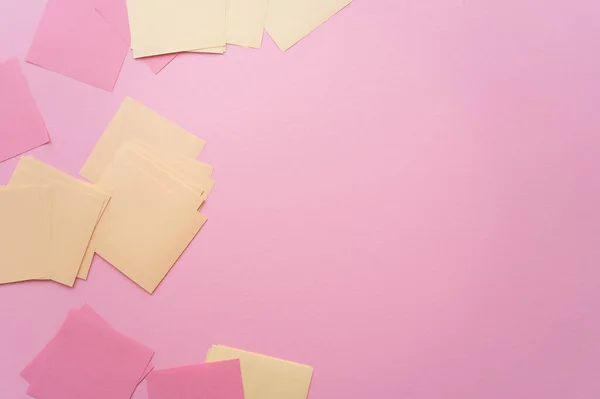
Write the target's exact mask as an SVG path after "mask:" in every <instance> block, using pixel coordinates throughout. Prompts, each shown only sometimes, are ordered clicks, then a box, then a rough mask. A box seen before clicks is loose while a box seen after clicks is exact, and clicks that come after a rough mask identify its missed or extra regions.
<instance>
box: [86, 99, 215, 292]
mask: <svg viewBox="0 0 600 399" xmlns="http://www.w3.org/2000/svg"><path fill="white" fill-rule="evenodd" d="M204 146H205V142H204V141H203V140H201V139H199V138H197V137H196V136H194V135H192V134H191V133H189V132H187V131H186V130H184V129H182V128H181V127H179V126H177V125H176V124H174V123H173V122H171V121H169V120H167V119H165V118H164V117H162V116H161V115H159V114H157V113H155V112H154V111H152V110H150V109H148V108H146V107H145V106H144V105H142V104H141V103H139V102H137V101H135V100H132V99H130V98H127V99H126V100H125V101H124V102H123V104H122V105H121V108H120V109H119V111H118V112H117V114H116V115H115V117H114V119H113V120H112V121H111V122H110V124H109V126H108V128H107V129H106V131H105V132H104V134H103V136H102V137H101V139H100V140H99V141H98V143H97V145H96V147H95V148H94V150H93V152H92V154H91V155H90V157H89V158H88V160H87V162H86V163H85V165H84V166H83V168H82V169H81V172H80V173H81V175H82V176H83V177H85V178H86V179H88V180H90V181H91V182H93V183H95V184H96V185H97V186H98V187H99V188H100V189H101V190H103V191H105V192H107V193H109V194H110V196H111V201H110V203H109V204H108V206H107V208H106V210H105V212H104V214H103V215H102V218H101V220H100V222H99V223H98V226H97V228H96V230H95V231H94V234H93V237H92V240H91V243H90V245H89V247H88V250H87V252H86V255H85V258H84V262H83V265H82V267H81V269H80V271H79V277H81V278H86V277H87V273H88V270H89V266H90V264H91V261H92V258H93V254H94V252H95V253H97V254H98V255H100V256H101V257H103V258H104V259H105V260H107V261H108V262H109V263H111V264H112V265H113V266H114V267H116V268H117V269H118V270H120V271H121V272H122V273H123V274H125V275H126V276H127V277H129V278H130V279H131V280H133V281H134V282H135V283H137V284H138V285H140V286H141V287H142V288H143V289H145V290H146V291H148V292H150V293H152V292H153V291H154V290H155V289H156V287H157V286H158V284H159V283H160V282H161V281H162V279H163V278H164V277H165V275H166V274H167V273H168V272H169V270H170V269H171V267H172V266H173V264H174V263H175V262H176V261H177V259H178V258H179V256H180V255H181V254H182V253H183V251H184V250H185V248H186V247H187V246H188V244H189V243H190V242H191V240H192V239H193V238H194V236H195V235H196V234H197V233H198V231H199V230H200V228H202V226H203V225H204V223H205V222H206V217H204V216H203V215H202V214H201V213H199V212H198V209H199V207H200V205H202V203H203V202H204V200H205V199H206V198H207V196H208V194H209V193H210V191H211V189H212V188H213V186H214V181H213V180H212V178H211V175H212V171H213V168H212V166H210V165H207V164H204V163H202V162H198V161H196V158H197V157H198V155H199V154H200V152H201V151H202V150H203V148H204Z"/></svg>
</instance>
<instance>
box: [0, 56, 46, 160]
mask: <svg viewBox="0 0 600 399" xmlns="http://www.w3.org/2000/svg"><path fill="white" fill-rule="evenodd" d="M49 141H50V139H49V138H48V131H47V130H46V125H45V124H44V120H43V119H42V115H41V114H40V111H39V110H38V108H37V105H36V103H35V100H34V99H33V96H32V95H31V91H30V90H29V86H28V85H27V81H26V80H25V76H24V75H23V72H21V66H20V65H19V61H18V60H16V59H12V60H9V61H6V62H2V63H0V162H2V161H5V160H7V159H9V158H12V157H14V156H17V155H19V154H22V153H24V152H26V151H29V150H31V149H33V148H35V147H39V146H41V145H43V144H46V143H47V142H49Z"/></svg>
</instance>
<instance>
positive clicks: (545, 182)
mask: <svg viewBox="0 0 600 399" xmlns="http://www.w3.org/2000/svg"><path fill="white" fill-rule="evenodd" d="M42 8H43V3H42V1H41V0H19V1H15V0H0V59H6V58H9V57H13V56H19V57H23V56H24V55H25V54H26V51H27V48H28V45H29V43H30V41H31V39H32V37H33V33H34V30H35V26H36V23H37V21H38V19H39V17H40V15H41V11H42ZM599 21H600V2H598V1H597V0H572V1H568V2H567V1H559V0H504V1H496V0H480V1H471V0H418V1H417V0H356V2H355V3H354V4H352V5H351V6H350V7H348V8H347V9H346V10H344V11H343V12H342V13H340V15H338V16H337V17H336V18H334V19H333V20H331V21H330V22H328V23H327V24H325V25H324V26H322V27H321V28H320V29H318V30H317V31H316V32H315V33H314V34H311V35H310V37H308V38H307V39H305V40H303V41H302V42H301V43H300V44H299V45H298V46H296V47H294V48H293V49H292V50H290V51H289V52H287V53H285V54H283V53H281V52H280V51H279V50H277V49H276V47H275V45H274V44H273V42H272V41H271V39H269V38H268V37H267V36H266V37H265V43H264V46H263V49H261V50H257V51H253V50H246V49H241V48H235V47H231V48H230V49H229V51H228V53H227V54H226V55H225V56H210V55H198V54H187V55H184V56H182V57H178V58H177V59H176V60H175V61H174V62H173V63H171V64H170V65H169V66H167V68H165V70H164V71H163V72H161V73H160V74H159V75H157V76H154V75H153V74H152V73H151V72H150V70H149V69H148V68H147V66H146V65H145V64H144V63H141V62H136V61H133V60H132V59H128V60H127V61H126V62H125V66H124V68H123V71H122V73H121V77H120V79H119V81H118V82H117V85H116V89H115V92H114V93H112V94H111V93H106V92H103V91H102V90H98V89H95V88H93V87H90V86H86V85H84V84H81V83H79V82H76V81H74V80H71V79H68V78H65V77H63V76H60V75H58V74H55V73H51V72H48V71H46V70H44V69H42V68H38V67H35V66H33V65H27V64H25V65H23V70H24V73H25V74H26V76H27V78H28V79H29V83H30V85H31V88H32V91H33V94H34V96H35V98H36V100H37V101H38V104H39V107H40V109H41V112H42V114H43V116H44V118H45V120H46V123H47V125H48V129H49V131H50V134H51V135H52V139H53V143H52V144H50V145H47V146H44V147H42V148H39V149H37V150H35V151H33V155H35V156H36V157H38V158H40V159H42V160H44V161H47V162H49V163H50V164H52V165H55V166H58V167H60V168H62V169H63V170H66V171H68V172H70V173H72V174H76V173H77V171H78V170H79V168H80V167H81V166H82V165H83V162H84V160H85V159H86V157H87V155H88V154H89V152H90V151H91V149H92V147H93V146H94V143H95V142H96V140H97V139H98V137H99V136H100V135H101V133H102V131H103V128H104V126H105V125H106V124H107V123H108V121H109V120H110V118H111V116H112V115H113V114H114V113H115V111H116V110H117V108H118V106H119V104H120V102H121V101H122V99H123V98H124V96H126V95H130V96H132V97H134V98H136V99H138V100H140V101H142V102H144V103H146V104H147V105H148V106H150V107H152V108H154V109H156V110H157V111H159V112H161V113H162V114H164V115H165V116H167V117H169V118H171V119H172V120H174V121H176V122H178V123H180V124H181V125H183V126H184V127H186V128H188V129H189V130H191V131H193V132H196V133H197V134H198V135H199V136H200V137H202V138H204V139H206V140H207V141H208V143H209V145H208V147H207V149H206V150H205V152H204V154H203V155H202V157H201V159H202V160H203V161H206V162H210V163H212V164H213V165H214V166H215V168H216V169H215V178H216V179H217V181H218V183H217V187H216V188H215V190H214V192H213V194H212V196H211V197H210V199H209V203H208V204H207V205H206V208H205V212H206V214H207V215H208V217H209V218H210V220H209V222H208V224H207V225H206V227H205V228H204V229H203V230H202V232H201V233H200V235H199V237H198V238H197V239H196V240H195V241H194V243H193V245H192V246H191V247H190V249H189V251H187V253H185V255H184V256H183V258H182V259H181V261H180V262H179V264H177V266H176V267H175V268H174V269H173V271H172V272H171V273H170V275H169V276H168V277H167V279H166V280H165V281H164V283H163V284H162V285H161V287H159V289H158V290H157V292H156V293H155V295H153V296H149V295H148V294H146V293H145V292H143V291H142V290H141V289H139V288H138V287H137V286H135V285H134V284H133V283H131V282H130V281H129V280H128V279H126V278H125V277H123V276H122V275H120V274H119V272H118V271H116V270H115V269H113V268H112V267H110V266H109V265H107V264H106V263H105V262H103V261H96V262H95V263H94V265H93V267H92V271H91V274H90V278H89V281H87V282H80V283H78V284H77V287H76V289H74V290H71V289H67V288H63V287H61V286H59V285H57V284H49V283H26V284H19V285H11V286H2V287H0V391H1V392H0V396H1V397H2V398H8V399H22V398H25V397H26V396H25V394H24V392H25V390H26V383H25V381H23V380H21V379H20V377H19V372H20V371H21V369H22V368H23V367H24V366H25V365H26V364H27V362H28V361H29V360H30V359H31V358H32V357H33V356H34V355H35V354H36V353H37V352H38V351H39V350H40V348H41V347H42V346H43V345H44V344H45V343H46V342H47V341H48V340H49V338H50V337H51V336H52V335H53V334H54V332H55V331H56V330H57V328H58V326H59V325H60V324H61V322H62V320H63V319H64V317H65V315H66V313H67V311H68V309H70V308H73V307H75V306H79V305H81V304H83V303H89V304H90V305H91V306H93V307H94V309H96V310H97V311H98V312H99V313H100V314H101V315H102V316H103V317H105V318H106V319H107V320H108V321H109V322H111V323H112V324H113V325H114V326H115V328H117V329H119V330H121V331H123V332H125V333H127V334H129V335H131V336H132V337H134V338H136V339H138V340H140V341H141V342H143V343H145V344H147V345H149V346H151V347H153V348H155V349H156V352H157V353H156V356H155V360H154V364H155V365H156V366H157V367H158V368H162V367H170V366H177V365H181V364H186V363H192V362H199V361H202V360H203V358H204V356H205V353H206V350H207V348H208V347H209V346H210V345H211V344H216V343H220V344H227V345H230V346H235V347H239V348H243V349H247V350H251V351H256V352H261V353H265V354H269V355H273V356H277V357H282V358H286V359H290V360H295V361H298V362H302V363H307V364H311V365H313V366H314V367H315V376H314V380H313V385H312V389H311V394H310V399H330V398H346V399H363V398H411V399H440V398H444V399H446V398H457V399H458V398H460V399H481V398H486V399H507V398H511V399H521V398H523V399H524V398H528V399H529V398H544V399H565V398H568V399H580V398H581V399H588V398H593V397H598V396H599V395H600V378H598V377H599V375H598V372H599V370H600V312H599V309H600V271H599V263H598V260H599V259H600V245H599V240H600V213H599V212H598V205H599V204H600V180H599V179H598V167H599V166H600V165H599V163H600V110H599V108H598V104H599V100H600V94H599V93H600V22H599ZM15 163H16V160H12V161H8V162H5V163H3V164H0V183H4V182H6V181H8V178H9V175H10V174H11V172H12V169H13V168H14V166H15ZM145 397H146V394H145V385H144V384H142V386H141V388H140V390H139V391H138V392H137V393H136V395H135V398H136V399H141V398H145Z"/></svg>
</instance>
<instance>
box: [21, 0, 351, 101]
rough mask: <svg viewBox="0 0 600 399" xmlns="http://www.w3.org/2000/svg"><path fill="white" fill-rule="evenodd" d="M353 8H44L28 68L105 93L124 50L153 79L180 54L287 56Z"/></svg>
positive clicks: (282, 2)
mask: <svg viewBox="0 0 600 399" xmlns="http://www.w3.org/2000/svg"><path fill="white" fill-rule="evenodd" d="M351 1H352V0H195V1H189V0H48V1H47V4H46V9H45V11H44V14H43V16H42V19H41V21H40V24H39V26H38V29H37V32H36V34H35V38H34V40H33V43H32V45H31V48H30V50H29V54H28V55H27V61H28V62H30V63H32V64H35V65H38V66H41V67H43V68H46V69H49V70H51V71H54V72H58V73H60V74H62V75H65V76H68V77H71V78H73V79H76V80H79V81H82V82H84V83H87V84H90V85H93V86H96V87H98V88H101V89H104V90H107V91H112V90H113V88H114V86H115V83H116V81H117V78H118V76H119V72H120V70H121V67H122V65H123V62H124V60H125V57H126V56H127V53H128V51H129V49H130V48H132V49H133V56H134V58H143V59H144V61H145V62H146V63H147V64H148V66H149V67H150V69H152V71H154V73H158V72H159V71H160V70H161V69H163V68H164V67H165V66H166V65H167V64H168V63H169V62H170V61H172V60H173V58H174V57H175V56H176V55H177V54H178V53H180V52H192V53H209V54H223V53H225V51H226V48H227V47H226V46H227V44H232V45H237V46H242V47H249V48H259V47H261V44H262V38H263V31H264V30H265V29H266V30H267V32H268V33H269V35H270V36H271V37H272V38H273V40H274V41H275V43H276V44H277V45H278V46H279V47H280V48H281V49H282V50H284V51H285V50H287V49H289V48H290V47H292V46H293V45H294V44H295V43H297V42H298V41H299V40H300V39H302V38H303V37H304V36H306V35H308V34H309V33H310V32H311V31H313V30H314V29H315V28H317V27H318V26H319V25H321V24H322V23H323V22H325V21H326V20H327V19H329V18H330V17H331V16H333V15H334V14H335V13H337V12H338V11H340V10H341V9H342V8H344V7H345V6H347V5H348V4H349V3H350V2H351Z"/></svg>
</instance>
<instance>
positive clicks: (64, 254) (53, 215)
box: [0, 156, 110, 287]
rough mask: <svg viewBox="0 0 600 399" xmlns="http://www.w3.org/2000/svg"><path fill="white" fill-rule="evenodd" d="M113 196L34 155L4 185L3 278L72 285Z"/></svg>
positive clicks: (0, 208)
mask: <svg viewBox="0 0 600 399" xmlns="http://www.w3.org/2000/svg"><path fill="white" fill-rule="evenodd" d="M109 200H110V196H108V195H107V194H106V193H104V192H102V191H100V190H98V189H97V188H95V187H94V186H92V185H91V184H88V183H85V182H82V181H79V180H77V179H75V178H73V177H71V176H68V175H66V174H64V173H62V172H60V171H58V170H56V169H54V168H52V167H50V166H48V165H46V164H44V163H42V162H40V161H38V160H36V159H34V158H32V157H28V156H25V157H21V159H20V160H19V163H18V165H17V167H16V168H15V170H14V172H13V175H12V177H11V179H10V182H9V184H8V186H7V187H5V188H0V213H1V214H2V217H0V220H2V223H0V283H12V282H19V281H27V280H53V281H55V282H58V283H61V284H64V285H67V286H70V287H72V286H73V284H74V283H75V279H76V277H77V274H78V272H79V268H80V266H81V262H82V260H83V256H84V254H85V252H86V250H87V247H88V245H89V242H90V239H91V237H92V233H93V231H94V229H95V228H96V225H97V223H98V221H99V219H100V217H101V215H102V212H103V210H104V209H105V207H106V205H107V204H108V202H109Z"/></svg>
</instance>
